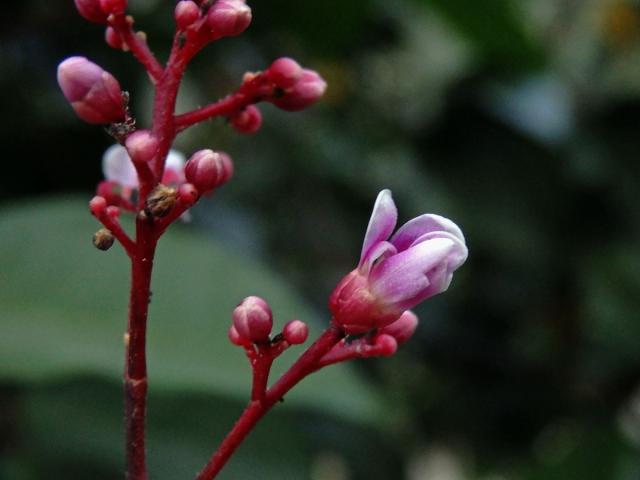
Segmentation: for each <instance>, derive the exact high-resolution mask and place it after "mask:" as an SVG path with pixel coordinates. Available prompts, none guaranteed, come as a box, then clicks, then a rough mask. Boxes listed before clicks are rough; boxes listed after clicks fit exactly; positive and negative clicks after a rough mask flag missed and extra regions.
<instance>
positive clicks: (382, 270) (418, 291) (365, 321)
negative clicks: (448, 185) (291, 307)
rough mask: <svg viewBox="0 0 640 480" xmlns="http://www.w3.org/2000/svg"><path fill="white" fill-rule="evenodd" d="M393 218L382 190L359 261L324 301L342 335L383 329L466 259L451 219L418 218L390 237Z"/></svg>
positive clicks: (441, 286) (441, 287)
mask: <svg viewBox="0 0 640 480" xmlns="http://www.w3.org/2000/svg"><path fill="white" fill-rule="evenodd" d="M397 217H398V212H397V209H396V206H395V204H394V203H393V199H392V198H391V192H390V191H389V190H383V191H382V192H380V194H379V195H378V198H377V200H376V203H375V206H374V207H373V213H372V214H371V220H370V221H369V226H368V228H367V233H366V234H365V238H364V244H363V246H362V253H361V256H360V263H358V267H357V268H356V269H355V270H353V271H352V272H351V273H349V274H348V275H347V276H345V277H344V278H343V279H342V280H341V281H340V283H339V284H338V286H337V287H336V288H335V290H334V291H333V293H332V294H331V297H330V299H329V309H330V310H331V312H332V313H333V315H334V319H335V321H336V322H337V323H338V324H339V325H342V327H343V328H344V329H345V331H346V332H347V333H351V334H356V333H364V332H367V331H369V330H371V329H374V328H380V327H384V326H386V325H389V324H391V323H392V322H394V321H395V320H396V319H398V317H400V315H402V313H403V312H404V311H405V310H408V309H410V308H412V307H414V306H416V305H417V304H418V303H420V302H422V301H423V300H425V299H427V298H429V297H432V296H434V295H437V294H438V293H441V292H444V291H445V290H446V289H447V288H448V287H449V284H450V283H451V279H452V277H453V272H454V271H455V270H456V269H457V268H458V267H460V266H461V265H462V264H463V263H464V261H465V260H466V259H467V253H468V252H467V246H466V244H465V240H464V236H463V235H462V231H461V230H460V229H459V228H458V226H457V225H456V224H455V223H453V222H452V221H451V220H449V219H447V218H444V217H441V216H440V215H434V214H425V215H420V216H419V217H416V218H414V219H412V220H410V221H408V222H407V223H405V224H404V225H403V226H402V227H400V228H399V229H398V231H397V232H396V233H395V234H394V235H393V236H391V233H392V232H393V230H394V228H395V226H396V221H397ZM390 236H391V238H389V237H390Z"/></svg>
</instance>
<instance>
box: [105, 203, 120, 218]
mask: <svg viewBox="0 0 640 480" xmlns="http://www.w3.org/2000/svg"><path fill="white" fill-rule="evenodd" d="M106 212H107V215H108V216H110V217H111V218H118V217H119V216H120V207H116V206H115V205H109V206H108V207H107V210H106Z"/></svg>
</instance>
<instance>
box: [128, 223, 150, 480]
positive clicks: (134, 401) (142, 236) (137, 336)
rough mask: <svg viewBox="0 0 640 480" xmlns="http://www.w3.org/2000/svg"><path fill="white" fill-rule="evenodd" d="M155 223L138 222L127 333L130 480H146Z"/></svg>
mask: <svg viewBox="0 0 640 480" xmlns="http://www.w3.org/2000/svg"><path fill="white" fill-rule="evenodd" d="M152 230H153V224H151V223H149V221H148V220H147V219H145V218H143V217H138V218H137V219H136V249H135V254H134V255H133V256H132V258H131V294H130V298H129V322H128V325H127V332H126V334H125V347H126V348H125V350H126V357H125V368H124V395H125V423H126V425H125V427H126V445H127V452H126V457H127V470H126V471H127V479H129V480H146V478H147V470H146V462H145V416H146V396H147V362H146V345H145V344H146V331H147V314H148V310H149V300H150V295H151V290H150V286H151V272H152V269H153V257H154V254H155V248H156V239H155V235H154V234H153V231H152Z"/></svg>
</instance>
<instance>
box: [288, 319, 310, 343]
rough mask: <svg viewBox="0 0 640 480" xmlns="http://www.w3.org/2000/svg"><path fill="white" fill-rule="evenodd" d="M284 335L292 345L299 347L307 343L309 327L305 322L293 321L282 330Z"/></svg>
mask: <svg viewBox="0 0 640 480" xmlns="http://www.w3.org/2000/svg"><path fill="white" fill-rule="evenodd" d="M282 335H284V339H285V340H286V341H287V342H288V343H290V344H291V345H299V344H301V343H304V342H306V341H307V337H308V336H309V327H307V324H306V323H304V322H303V321H300V320H291V321H289V322H287V323H286V324H285V326H284V328H283V329H282Z"/></svg>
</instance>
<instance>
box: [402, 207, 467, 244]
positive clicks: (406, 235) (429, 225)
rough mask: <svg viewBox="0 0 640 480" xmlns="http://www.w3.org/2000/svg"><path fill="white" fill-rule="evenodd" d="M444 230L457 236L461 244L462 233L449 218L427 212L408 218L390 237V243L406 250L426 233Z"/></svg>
mask: <svg viewBox="0 0 640 480" xmlns="http://www.w3.org/2000/svg"><path fill="white" fill-rule="evenodd" d="M436 231H444V232H448V233H450V234H451V235H453V236H455V237H457V238H458V239H459V240H460V241H461V242H462V243H463V244H464V243H465V241H464V235H463V234H462V231H461V230H460V228H459V227H458V226H457V225H456V224H455V223H453V222H452V221H451V220H449V219H448V218H445V217H441V216H440V215H435V214H432V213H427V214H424V215H420V216H419V217H416V218H414V219H412V220H409V221H408V222H407V223H405V224H404V225H403V226H402V227H400V228H399V229H398V231H397V232H396V233H395V234H394V235H393V237H391V240H390V241H391V243H393V244H394V245H395V247H396V248H397V249H398V251H402V250H406V249H407V248H409V247H410V246H411V245H412V244H413V243H414V241H415V240H416V239H417V238H418V237H421V236H423V235H424V234H426V233H430V232H436Z"/></svg>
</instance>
